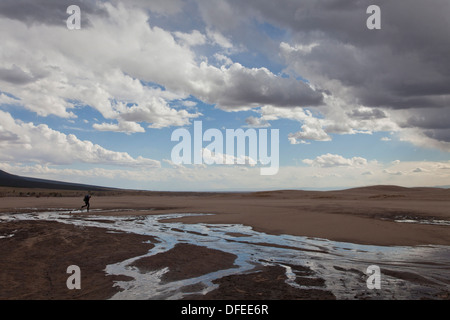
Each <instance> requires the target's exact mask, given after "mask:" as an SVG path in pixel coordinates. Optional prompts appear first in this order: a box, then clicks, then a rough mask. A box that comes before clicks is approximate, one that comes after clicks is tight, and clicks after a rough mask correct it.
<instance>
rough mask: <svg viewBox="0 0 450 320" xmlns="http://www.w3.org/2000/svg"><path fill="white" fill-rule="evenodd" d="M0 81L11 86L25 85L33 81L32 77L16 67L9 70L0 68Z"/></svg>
mask: <svg viewBox="0 0 450 320" xmlns="http://www.w3.org/2000/svg"><path fill="white" fill-rule="evenodd" d="M0 79H1V80H4V81H7V82H10V83H13V84H27V83H30V82H33V81H34V80H35V78H34V77H33V76H32V75H30V74H28V73H26V72H24V71H23V70H22V69H21V68H19V67H17V66H13V67H12V68H11V69H5V68H0Z"/></svg>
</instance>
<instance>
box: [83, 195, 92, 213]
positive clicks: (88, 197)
mask: <svg viewBox="0 0 450 320" xmlns="http://www.w3.org/2000/svg"><path fill="white" fill-rule="evenodd" d="M89 200H91V195H90V194H87V195H85V196H84V199H83V201H84V203H85V205H84V206H82V207H81V209H83V208H87V212H89Z"/></svg>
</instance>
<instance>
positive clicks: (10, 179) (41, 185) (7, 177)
mask: <svg viewBox="0 0 450 320" xmlns="http://www.w3.org/2000/svg"><path fill="white" fill-rule="evenodd" d="M0 187H14V188H33V189H57V190H85V191H105V190H112V188H106V187H99V186H91V185H87V184H77V183H68V182H61V181H53V180H45V179H36V178H27V177H21V176H16V175H13V174H9V173H7V172H5V171H2V170H0Z"/></svg>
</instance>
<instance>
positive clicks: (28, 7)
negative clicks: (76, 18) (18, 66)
mask: <svg viewBox="0 0 450 320" xmlns="http://www.w3.org/2000/svg"><path fill="white" fill-rule="evenodd" d="M70 5H77V6H79V7H80V9H81V11H82V13H83V15H82V16H81V19H82V25H83V26H87V25H89V20H88V18H87V16H86V15H85V14H105V12H103V11H102V10H101V9H99V8H98V7H97V6H96V5H95V1H92V0H1V1H0V17H5V18H9V19H14V20H20V21H22V22H25V23H27V24H33V23H42V24H51V25H60V24H62V25H65V21H66V20H67V18H68V17H69V14H67V12H66V10H67V7H69V6H70Z"/></svg>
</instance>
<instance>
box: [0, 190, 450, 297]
mask: <svg viewBox="0 0 450 320" xmlns="http://www.w3.org/2000/svg"><path fill="white" fill-rule="evenodd" d="M82 204H83V203H82V197H42V196H41V197H39V198H38V197H6V198H1V202H0V215H4V216H9V215H11V214H15V213H24V212H34V213H35V212H40V211H42V212H44V211H49V209H50V210H54V211H58V210H63V209H64V210H69V212H70V211H72V210H76V209H78V208H79V207H80V206H81V205H82ZM449 205H450V190H444V189H403V188H396V187H376V188H362V189H354V190H345V191H333V192H304V191H278V192H258V193H240V194H226V193H219V194H214V193H211V194H208V193H206V194H205V193H202V194H189V193H175V194H174V193H144V194H139V195H135V194H129V193H126V192H125V193H123V194H120V195H119V194H115V195H114V196H108V195H107V194H106V195H105V194H103V195H100V194H98V195H97V196H96V195H95V193H94V195H93V197H92V200H91V208H92V209H93V210H91V213H90V214H91V215H94V214H95V215H99V217H96V219H98V220H99V222H101V221H100V220H101V219H102V218H101V216H104V217H109V216H129V217H130V219H135V217H136V216H143V215H160V214H173V213H205V214H211V215H201V216H188V217H183V218H177V219H171V220H167V222H168V223H169V222H183V223H185V224H186V223H187V224H200V223H203V224H207V225H214V224H241V225H244V226H250V227H252V228H253V230H255V232H264V233H267V234H271V235H283V234H285V235H292V236H303V237H311V238H323V239H329V240H334V241H341V242H348V243H355V244H362V245H378V246H421V245H438V246H449V245H450V232H449V230H450V229H449V228H450V227H449V225H448V224H447V223H448V222H449V221H450V213H449V212H450V211H449V210H448V208H449V207H450V206H449ZM100 209H101V212H100V211H97V212H96V211H95V210H100ZM72 215H73V216H74V217H77V218H78V219H84V218H87V217H89V215H88V214H87V213H86V212H83V213H79V212H75V211H74V212H73V213H72ZM406 221H409V222H406ZM108 223H109V222H108V221H107V220H105V221H103V224H102V225H103V226H104V227H102V228H99V227H90V226H89V227H80V226H74V225H67V224H63V223H58V222H55V221H7V222H0V256H2V259H1V260H0V270H1V273H0V283H1V286H0V299H108V298H111V297H113V296H114V295H115V294H117V293H118V292H121V291H123V288H120V286H117V282H118V281H124V282H126V280H129V279H126V277H124V276H115V275H111V274H107V273H106V272H105V268H106V266H107V265H111V264H114V263H119V262H121V261H125V260H127V259H130V258H135V257H138V256H140V255H145V254H146V253H147V252H148V251H149V250H151V249H152V248H153V247H154V246H155V245H157V243H158V241H159V239H158V237H156V236H155V237H153V236H151V235H139V234H134V233H126V232H111V231H110V230H108ZM111 223H112V222H111ZM175 229H176V228H174V230H172V232H179V233H183V232H184V233H187V232H191V233H192V235H193V236H196V237H197V238H195V239H201V237H202V231H201V229H199V230H198V231H194V229H192V230H190V231H189V230H188V231H186V230H182V229H181V228H180V230H179V231H177V230H175ZM228 234H230V235H234V236H235V238H234V240H233V241H239V240H238V239H239V238H240V237H243V240H242V243H241V244H245V241H247V240H246V238H245V234H240V233H239V232H235V233H234V232H228ZM195 241H199V240H195ZM180 246H181V247H180ZM261 246H262V247H265V248H267V247H270V246H272V247H277V246H278V247H282V246H281V245H275V244H268V243H263V242H261ZM318 251H320V250H318ZM317 254H320V252H318V253H317ZM190 258H192V259H193V260H192V262H193V263H192V264H190V263H189V262H190V261H189V259H190ZM274 258H276V257H274ZM133 263H134V266H135V267H136V268H138V270H139V272H141V273H146V272H150V271H151V270H154V269H158V268H162V267H167V268H168V269H169V270H170V272H168V273H165V274H164V276H161V279H162V280H163V281H177V280H179V279H187V278H192V277H196V276H198V275H199V274H205V273H211V272H212V273H214V272H218V270H232V269H233V267H234V264H235V263H236V261H234V256H233V254H232V253H228V252H221V251H220V250H216V249H210V248H206V247H204V246H202V244H201V243H198V244H197V243H196V244H195V245H193V244H190V245H188V244H179V245H177V246H175V247H174V248H172V249H171V250H168V251H167V252H162V253H160V254H159V255H158V254H155V255H152V256H146V257H143V258H142V259H140V260H136V261H133ZM429 263H430V264H431V263H433V261H429ZM72 264H75V265H79V266H80V267H81V269H82V270H83V275H82V277H83V278H82V283H83V284H84V288H83V290H81V291H75V290H68V289H67V288H66V283H65V281H66V279H67V277H68V274H67V273H66V268H67V266H69V265H72ZM130 265H133V264H130ZM195 266H198V267H195ZM303 267H304V266H303ZM301 268H302V266H297V269H299V270H300V269H301ZM337 268H339V266H337ZM283 270H284V269H283V268H281V269H280V267H279V265H276V264H275V265H266V264H259V265H255V266H254V268H253V269H251V271H248V272H244V273H243V274H228V275H224V276H223V277H218V278H217V279H215V280H213V281H212V282H213V283H214V285H215V286H216V288H215V289H214V290H211V291H207V292H205V293H204V294H202V295H190V296H189V298H190V299H335V298H336V297H335V295H333V293H332V292H330V291H329V290H327V289H326V288H325V287H323V286H321V284H322V283H323V282H324V281H325V280H326V279H323V278H321V277H320V276H318V275H317V274H315V275H312V276H307V277H305V276H302V274H301V272H300V273H299V274H298V276H297V278H296V280H295V281H297V283H301V285H300V288H298V287H297V288H296V287H293V286H292V285H288V284H287V281H288V280H289V279H288V276H287V273H286V272H285V271H283ZM346 270H347V269H346ZM348 270H349V269H348ZM297 271H298V270H297ZM303 271H304V272H307V270H306V271H305V270H303ZM337 271H338V272H343V273H344V274H350V273H352V272H351V271H345V270H344V271H342V270H341V271H339V270H337ZM359 272H361V271H359ZM387 273H388V274H389V276H392V277H395V278H397V279H402V278H403V279H407V280H408V281H414V282H422V283H426V282H427V281H429V280H428V279H425V278H423V276H422V275H418V274H415V273H414V272H412V273H411V272H408V271H405V272H400V271H398V270H393V269H392V268H391V269H388V270H387ZM357 276H358V277H360V278H361V277H362V275H357ZM411 279H412V280H411ZM441 280H442V281H443V282H447V283H448V284H450V279H447V278H446V277H445V276H444V278H443V279H440V281H441ZM193 286H194V287H195V286H198V284H193ZM186 288H187V289H186ZM188 289H189V286H188V285H187V286H186V287H185V288H184V289H183V290H188ZM191 289H192V288H191ZM194 289H196V290H197V289H198V288H194ZM196 290H193V291H196ZM432 297H434V298H436V299H448V298H449V293H448V290H447V291H446V290H443V291H441V292H439V293H438V294H435V295H433V296H432ZM355 298H356V299H364V298H365V296H364V295H359V296H358V295H355Z"/></svg>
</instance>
